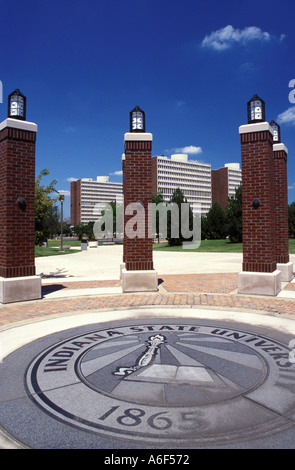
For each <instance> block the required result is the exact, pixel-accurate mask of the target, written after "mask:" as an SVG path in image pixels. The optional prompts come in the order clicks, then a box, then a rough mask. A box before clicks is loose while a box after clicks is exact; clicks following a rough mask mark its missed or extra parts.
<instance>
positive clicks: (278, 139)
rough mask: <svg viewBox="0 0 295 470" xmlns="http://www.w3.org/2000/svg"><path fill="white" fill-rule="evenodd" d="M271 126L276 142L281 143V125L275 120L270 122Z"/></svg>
mask: <svg viewBox="0 0 295 470" xmlns="http://www.w3.org/2000/svg"><path fill="white" fill-rule="evenodd" d="M270 127H271V128H272V130H273V141H274V142H275V143H276V144H280V143H281V128H280V126H279V125H278V124H277V123H276V122H275V121H271V122H270Z"/></svg>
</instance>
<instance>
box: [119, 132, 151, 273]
mask: <svg viewBox="0 0 295 470" xmlns="http://www.w3.org/2000/svg"><path fill="white" fill-rule="evenodd" d="M151 151H152V142H151V141H129V140H127V141H125V160H123V194H124V229H125V230H126V224H127V223H128V221H129V220H130V219H132V218H133V217H134V216H135V215H136V211H135V212H134V215H126V214H125V211H126V206H127V205H128V204H132V203H133V204H134V203H136V202H138V201H140V202H141V203H142V204H143V207H144V211H142V214H143V217H145V233H144V234H142V235H144V236H143V237H136V238H132V239H130V238H128V237H127V236H126V234H125V233H124V251H123V253H124V256H123V261H124V262H125V265H126V269H127V270H128V271H133V270H135V271H141V270H151V269H153V239H152V238H149V233H148V204H149V203H151V202H152V163H151ZM138 214H139V213H138ZM125 230H124V232H125ZM134 231H136V227H134Z"/></svg>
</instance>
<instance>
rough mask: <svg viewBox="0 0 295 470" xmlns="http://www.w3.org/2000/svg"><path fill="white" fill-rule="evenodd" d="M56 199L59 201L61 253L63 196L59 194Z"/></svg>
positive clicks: (61, 242) (61, 241)
mask: <svg viewBox="0 0 295 470" xmlns="http://www.w3.org/2000/svg"><path fill="white" fill-rule="evenodd" d="M58 199H59V201H60V251H63V203H64V200H65V197H64V195H63V194H60V195H59V197H58Z"/></svg>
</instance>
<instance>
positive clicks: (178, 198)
mask: <svg viewBox="0 0 295 470" xmlns="http://www.w3.org/2000/svg"><path fill="white" fill-rule="evenodd" d="M170 203H173V204H177V206H178V214H177V216H178V220H176V216H174V217H172V216H171V211H168V213H167V240H168V244H169V245H170V246H179V245H182V243H183V242H184V241H185V242H189V241H191V239H192V237H191V238H186V237H184V236H183V232H184V231H185V230H187V229H189V230H192V229H193V218H194V216H193V211H192V209H191V207H190V206H189V211H188V220H186V221H185V225H187V226H182V225H181V219H182V217H181V216H182V210H184V209H183V208H182V206H181V205H182V204H184V203H186V204H187V199H186V198H185V196H184V194H183V192H182V191H181V189H180V188H176V189H175V191H174V193H173V194H172V196H171V199H170V201H169V204H170ZM173 225H174V227H176V228H177V229H178V230H176V231H177V236H173V235H174V230H173Z"/></svg>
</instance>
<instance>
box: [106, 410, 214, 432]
mask: <svg viewBox="0 0 295 470" xmlns="http://www.w3.org/2000/svg"><path fill="white" fill-rule="evenodd" d="M119 408H120V406H112V407H111V408H110V409H109V410H108V411H107V412H106V413H104V414H103V415H102V416H100V417H99V418H98V419H99V420H100V421H106V420H107V419H108V418H109V417H110V416H111V415H112V414H113V413H115V411H117V410H119ZM167 413H168V411H160V412H158V413H154V414H151V415H149V416H148V415H147V414H146V412H145V411H144V410H142V409H141V408H126V409H124V410H120V413H119V415H118V416H117V418H116V421H117V423H119V424H121V425H123V426H129V427H132V426H138V425H140V424H141V423H142V422H143V418H144V417H145V419H146V422H147V424H148V426H149V427H151V428H153V429H156V430H157V431H165V430H167V429H170V428H171V427H172V426H173V425H174V424H176V425H177V427H178V429H179V430H180V431H190V430H195V429H196V428H200V427H202V428H203V427H204V425H205V423H206V422H205V420H204V419H202V418H201V417H200V416H201V415H203V414H202V413H200V412H198V414H197V413H193V412H186V411H180V412H179V420H177V423H174V422H173V421H172V419H171V418H169V417H168V416H166V415H167Z"/></svg>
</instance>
